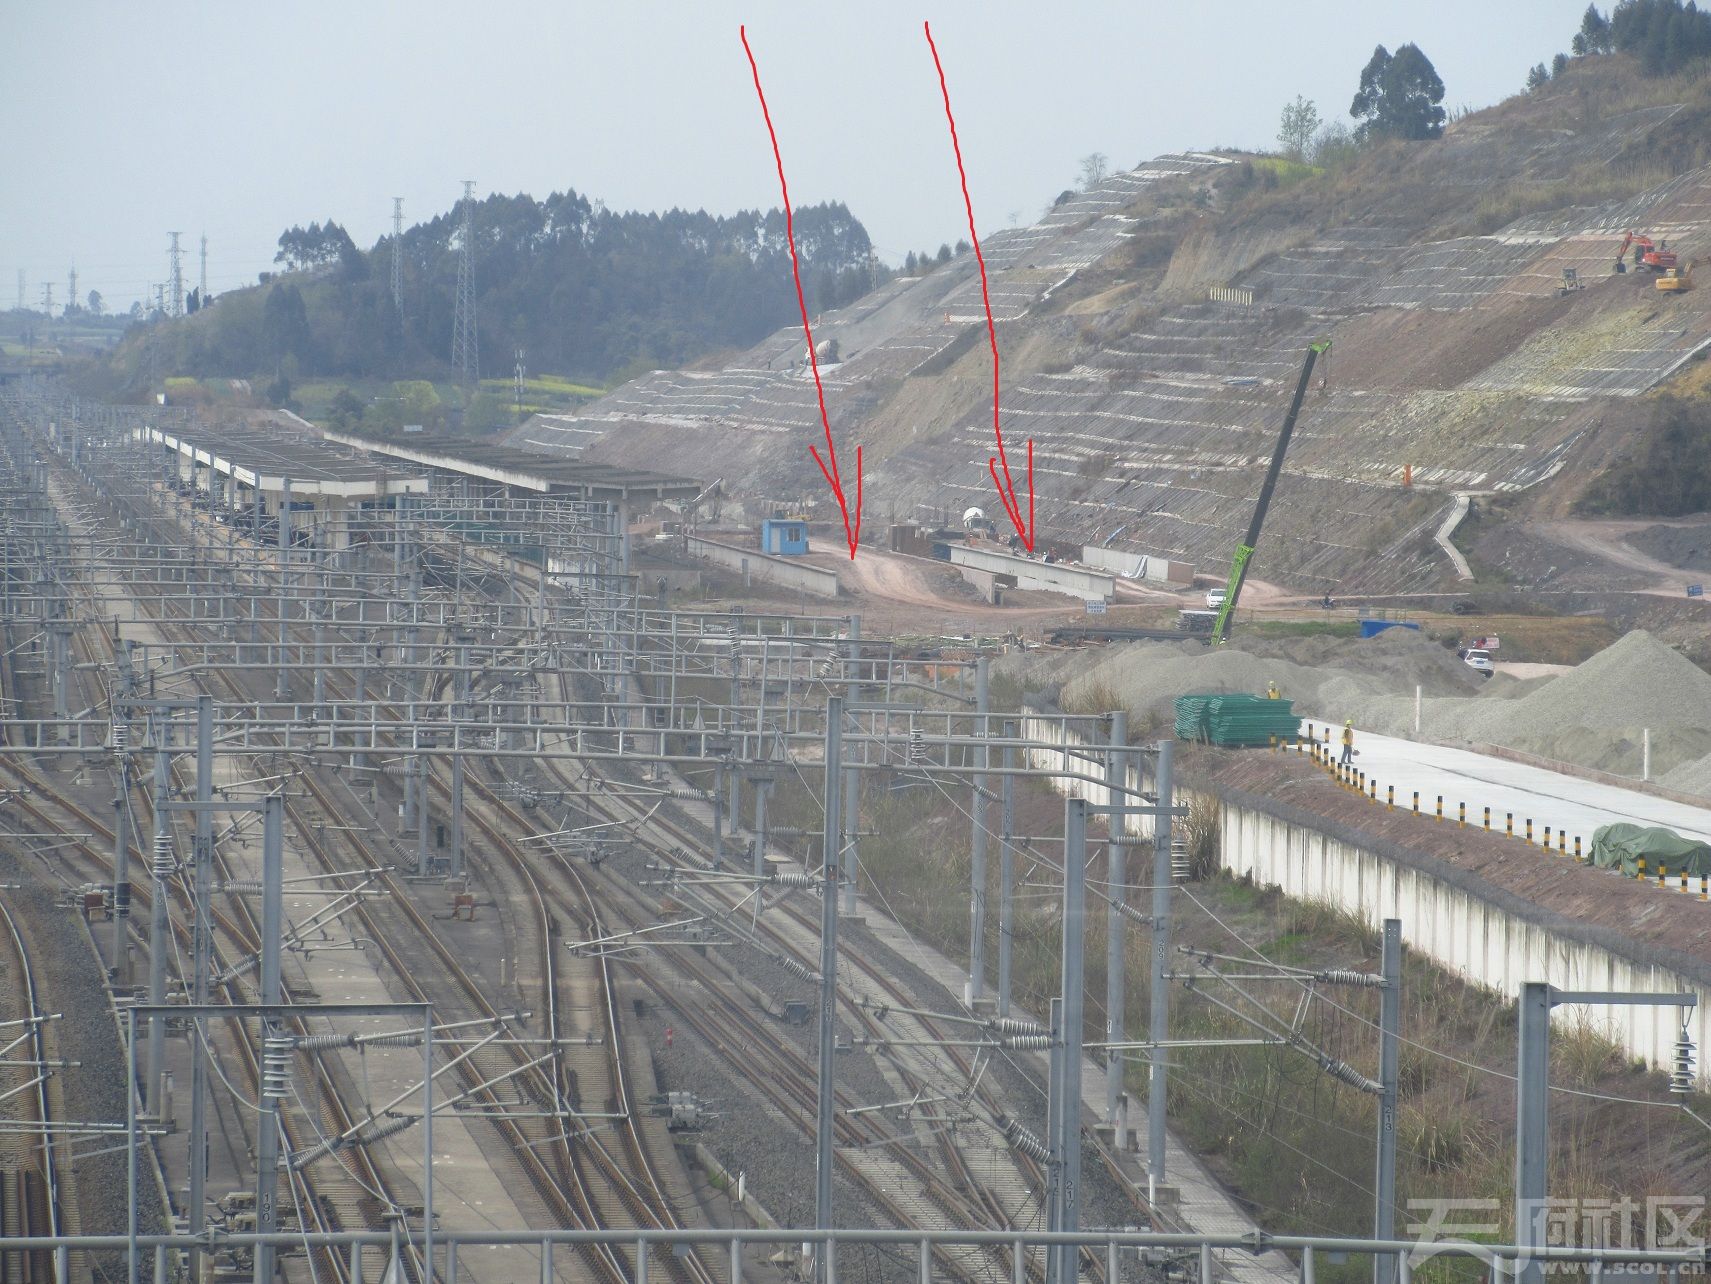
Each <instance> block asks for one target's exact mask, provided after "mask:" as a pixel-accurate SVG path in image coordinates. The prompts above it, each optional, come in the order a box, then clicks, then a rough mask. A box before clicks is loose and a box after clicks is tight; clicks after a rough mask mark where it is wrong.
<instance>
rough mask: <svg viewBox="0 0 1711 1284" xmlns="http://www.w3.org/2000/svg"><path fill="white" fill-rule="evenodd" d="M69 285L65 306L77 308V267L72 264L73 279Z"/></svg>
mask: <svg viewBox="0 0 1711 1284" xmlns="http://www.w3.org/2000/svg"><path fill="white" fill-rule="evenodd" d="M67 284H68V286H69V288H68V289H67V290H66V292H65V306H66V307H68V308H75V307H76V306H77V265H76V264H75V263H74V264H72V267H71V279H70V281H69V282H68V283H67Z"/></svg>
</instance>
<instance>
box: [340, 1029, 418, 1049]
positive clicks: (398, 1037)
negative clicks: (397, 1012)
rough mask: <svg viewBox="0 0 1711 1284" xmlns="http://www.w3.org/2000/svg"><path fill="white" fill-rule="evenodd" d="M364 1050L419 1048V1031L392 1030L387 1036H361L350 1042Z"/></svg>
mask: <svg viewBox="0 0 1711 1284" xmlns="http://www.w3.org/2000/svg"><path fill="white" fill-rule="evenodd" d="M351 1042H352V1043H354V1044H358V1045H360V1046H362V1047H365V1048H419V1047H421V1046H422V1032H421V1031H420V1030H394V1031H392V1032H391V1033H389V1034H361V1035H357V1036H356V1037H355V1038H353V1039H352V1040H351Z"/></svg>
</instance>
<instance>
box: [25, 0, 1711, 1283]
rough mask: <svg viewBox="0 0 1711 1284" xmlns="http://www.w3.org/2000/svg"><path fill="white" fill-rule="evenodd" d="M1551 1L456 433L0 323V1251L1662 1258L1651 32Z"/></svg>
mask: <svg viewBox="0 0 1711 1284" xmlns="http://www.w3.org/2000/svg"><path fill="white" fill-rule="evenodd" d="M1694 12H1697V11H1694ZM1594 14H1595V15H1596V11H1594ZM930 39H931V35H930V32H929V40H930ZM745 43H746V37H745ZM1381 52H1382V51H1381ZM1387 56H1388V55H1387ZM935 57H936V49H935ZM1565 61H1566V55H1565ZM1584 62H1585V65H1584V66H1580V65H1577V66H1576V67H1575V68H1573V69H1572V70H1573V74H1572V75H1567V74H1561V73H1560V72H1559V74H1558V76H1557V77H1556V79H1555V80H1550V78H1549V77H1547V78H1546V83H1545V85H1544V87H1543V88H1541V89H1539V90H1538V91H1537V92H1532V93H1529V94H1527V95H1525V96H1522V97H1519V98H1515V99H1510V100H1507V101H1505V102H1503V103H1500V104H1498V105H1497V106H1495V107H1492V108H1489V109H1487V110H1484V111H1473V112H1466V113H1463V114H1460V115H1458V116H1457V117H1456V118H1454V119H1453V120H1451V121H1450V122H1449V124H1448V126H1447V128H1446V129H1445V130H1444V132H1443V135H1442V137H1441V138H1439V139H1436V140H1435V141H1433V142H1432V143H1430V144H1429V145H1425V144H1403V143H1401V142H1400V141H1396V140H1391V141H1385V140H1380V141H1378V142H1377V143H1375V144H1373V145H1372V146H1371V147H1369V148H1368V149H1367V150H1366V151H1365V152H1363V153H1362V154H1361V156H1360V158H1359V160H1358V161H1356V162H1353V163H1351V165H1350V166H1349V167H1348V168H1346V169H1344V170H1342V171H1332V170H1331V169H1330V168H1329V167H1314V166H1308V165H1306V164H1298V165H1297V166H1296V168H1297V169H1298V170H1299V171H1302V172H1301V173H1294V171H1291V170H1290V169H1289V166H1288V164H1280V163H1277V158H1275V157H1269V156H1264V155H1259V154H1255V153H1245V152H1241V151H1238V150H1236V149H1225V148H1218V149H1209V150H1204V151H1180V152H1172V153H1169V154H1165V155H1161V156H1158V157H1157V158H1155V159H1152V160H1149V161H1145V162H1143V163H1141V164H1139V165H1137V166H1135V167H1134V168H1132V169H1124V170H1119V171H1117V172H1115V173H1111V174H1109V175H1102V176H1099V177H1097V178H1096V179H1094V180H1093V181H1090V182H1089V183H1087V184H1086V185H1085V186H1084V187H1083V188H1081V189H1080V190H1074V191H1068V192H1065V193H1064V194H1063V196H1062V197H1060V198H1059V199H1058V200H1057V201H1056V202H1055V203H1053V204H1052V205H1051V206H1050V207H1049V209H1048V210H1047V212H1046V213H1045V214H1044V215H1043V216H1042V217H1041V218H1040V219H1039V220H1037V221H1035V222H1032V223H1028V224H1026V225H1023V226H1012V227H1007V228H1005V229H1004V230H1002V231H999V232H996V233H994V234H991V235H987V236H985V237H979V236H977V235H975V232H974V221H973V220H974V213H973V208H972V206H970V208H969V219H970V224H969V230H970V234H971V237H973V239H974V240H975V241H977V242H978V244H974V245H971V246H970V247H969V248H968V249H967V250H966V251H958V252H957V253H955V254H951V253H950V251H949V250H948V248H947V251H946V254H945V257H944V258H943V259H941V261H939V262H938V263H937V264H936V265H935V266H933V267H932V268H931V269H930V270H923V271H922V272H921V273H919V274H896V275H891V276H890V278H889V279H888V280H886V281H885V283H883V284H880V285H879V286H878V287H877V288H874V289H871V290H868V291H867V292H866V293H864V294H862V295H861V296H860V297H859V298H858V299H856V301H855V302H853V303H849V304H846V305H844V306H841V307H837V308H832V309H827V310H825V311H824V312H822V313H820V314H819V315H817V316H813V317H811V316H810V309H809V306H808V304H807V302H806V300H805V298H804V296H802V295H801V294H800V292H799V293H798V295H797V302H798V303H800V308H801V317H802V323H801V324H800V325H792V326H789V327H786V328H783V329H780V330H778V331H777V332H775V333H773V334H771V335H770V336H769V337H767V338H766V339H765V340H764V341H762V342H760V343H759V344H756V345H754V346H751V347H748V348H746V349H744V350H740V351H733V350H728V349H727V350H721V351H719V352H717V353H716V354H715V355H711V356H706V357H703V358H701V359H699V360H696V361H694V362H692V363H690V364H688V365H686V366H683V367H681V368H674V369H658V370H652V371H644V372H643V373H641V374H640V375H638V376H637V377H633V378H624V379H622V380H621V381H620V380H614V381H613V384H614V386H610V387H608V388H606V389H605V390H603V391H602V392H601V393H600V395H598V396H595V395H594V394H593V393H590V395H589V399H588V400H587V401H586V404H582V405H579V406H577V407H575V408H571V409H564V410H551V411H542V412H540V413H533V414H529V413H528V412H526V411H522V410H519V413H518V414H517V416H516V418H515V419H513V420H511V421H510V425H511V426H509V427H507V428H506V429H504V430H503V431H497V432H479V431H474V430H471V429H468V428H467V427H466V426H458V427H455V428H453V429H446V430H434V429H433V428H428V429H424V427H423V426H422V425H420V424H410V425H408V426H405V427H401V428H400V429H399V430H397V431H377V430H375V429H374V428H373V427H372V426H364V421H363V420H362V416H361V414H360V407H359V413H358V414H357V416H356V420H355V421H354V422H351V421H349V416H347V417H346V419H344V420H340V421H338V422H334V421H332V419H331V418H328V417H317V416H315V415H314V414H312V413H311V412H310V411H308V410H303V412H302V413H301V414H299V413H298V412H297V410H294V409H291V408H289V407H284V406H274V407H269V406H264V405H261V404H247V403H246V404H243V405H242V406H238V405H237V403H236V402H234V401H231V400H226V401H210V400H201V401H197V400H194V399H190V398H182V397H179V396H178V395H176V393H175V392H174V391H173V388H172V385H171V383H170V381H163V382H161V383H160V391H159V392H158V393H157V392H156V391H155V387H154V385H153V384H151V385H150V386H149V389H148V394H147V396H146V397H143V398H136V399H133V400H132V401H131V402H127V403H125V404H121V403H120V402H119V401H118V400H117V399H104V398H102V397H98V396H93V395H91V394H90V392H89V391H88V388H89V386H90V384H89V382H88V379H87V371H82V372H80V371H79V368H78V367H76V366H75V365H71V364H66V365H64V366H63V367H55V368H37V367H35V366H31V367H30V368H28V369H19V370H16V371H13V370H10V369H5V370H0V1284H4V1282H5V1281H10V1280H22V1281H44V1280H45V1281H52V1282H53V1284H84V1282H85V1281H88V1282H90V1284H95V1282H97V1281H110V1280H128V1281H132V1282H135V1281H142V1280H153V1281H155V1282H156V1284H169V1282H171V1284H208V1282H210V1281H216V1280H245V1281H253V1282H254V1284H275V1282H276V1281H279V1280H287V1281H292V1282H293V1284H322V1282H324V1281H339V1282H341V1284H361V1282H362V1281H363V1280H365V1279H368V1280H380V1281H383V1282H385V1284H404V1282H406V1281H420V1282H422V1284H429V1282H430V1281H445V1282H446V1284H456V1282H457V1281H459V1280H460V1279H473V1280H476V1281H493V1282H495V1284H499V1282H508V1281H519V1280H539V1281H542V1282H543V1284H545V1282H549V1281H575V1282H581V1281H598V1282H600V1284H648V1281H649V1280H650V1279H651V1278H655V1277H659V1278H666V1279H669V1280H672V1281H674V1282H676V1284H739V1282H740V1281H741V1280H743V1279H745V1278H747V1279H756V1280H765V1281H778V1282H783V1281H791V1280H797V1281H812V1282H813V1284H835V1281H836V1280H837V1279H838V1277H839V1274H840V1273H843V1274H845V1275H846V1276H847V1277H848V1278H851V1279H856V1278H859V1279H861V1280H862V1281H868V1282H871V1281H893V1280H899V1281H901V1280H914V1281H920V1282H922V1284H925V1282H926V1281H931V1280H966V1281H980V1282H983V1284H997V1282H1000V1281H1010V1282H1011V1284H1076V1282H1077V1281H1088V1282H1089V1284H1099V1282H1103V1284H1118V1282H1119V1281H1121V1280H1130V1281H1148V1282H1149V1284H1295V1282H1297V1281H1298V1282H1299V1284H1321V1280H1322V1279H1323V1280H1325V1281H1328V1284H1355V1281H1357V1280H1361V1281H1365V1280H1371V1281H1372V1282H1373V1284H1408V1282H1409V1281H1410V1280H1411V1279H1412V1278H1413V1276H1414V1274H1415V1272H1421V1273H1423V1274H1425V1275H1427V1276H1429V1277H1430V1278H1431V1280H1432V1281H1434V1284H1478V1282H1479V1281H1504V1280H1512V1281H1513V1282H1514V1284H1539V1282H1540V1281H1542V1280H1543V1277H1544V1275H1545V1274H1550V1273H1556V1272H1559V1271H1560V1272H1564V1273H1573V1274H1578V1273H1582V1272H1584V1273H1586V1274H1589V1275H1593V1276H1595V1277H1597V1278H1602V1277H1603V1275H1604V1274H1605V1273H1606V1272H1610V1273H1634V1274H1639V1275H1644V1276H1647V1277H1650V1278H1652V1279H1655V1280H1662V1279H1664V1278H1665V1277H1667V1278H1668V1279H1669V1280H1670V1281H1671V1284H1675V1282H1676V1281H1678V1280H1679V1279H1680V1278H1681V1277H1682V1276H1683V1275H1696V1274H1702V1273H1704V1272H1705V1271H1706V1270H1707V1269H1711V1256H1708V1254H1711V1247H1708V1246H1711V1207H1708V1206H1707V1201H1706V1196H1705V1192H1706V1190H1707V1188H1708V1183H1711V1074H1708V1073H1707V1069H1706V1065H1705V1062H1704V1058H1703V1049H1704V1048H1705V1047H1706V1046H1707V1044H1708V1043H1711V616H1708V615H1707V611H1708V609H1711V608H1707V606H1706V600H1707V599H1706V597H1705V595H1704V592H1703V584H1702V583H1701V581H1702V579H1703V577H1704V576H1705V575H1706V574H1707V573H1711V514H1708V513H1707V512H1705V511H1703V510H1704V507H1705V505H1703V504H1701V505H1699V507H1698V508H1693V507H1690V506H1685V501H1684V502H1683V503H1679V504H1678V503H1675V502H1674V501H1673V500H1671V501H1670V502H1668V503H1666V502H1664V500H1663V499H1662V498H1660V496H1662V495H1663V494H1664V491H1665V481H1667V479H1668V478H1667V475H1669V474H1673V473H1683V474H1687V473H1692V472H1694V470H1699V471H1700V472H1703V465H1702V461H1700V460H1698V459H1697V458H1689V457H1688V456H1687V455H1686V454H1685V453H1683V452H1682V449H1681V443H1682V442H1683V441H1689V440H1692V439H1690V438H1688V437H1685V436H1682V435H1681V433H1680V431H1678V430H1679V425H1680V424H1681V423H1697V422H1699V421H1698V420H1696V419H1693V418H1692V417H1693V416H1694V415H1703V413H1704V412H1703V406H1704V405H1705V403H1706V399H1707V398H1708V397H1711V376H1708V374H1707V372H1708V371H1711V364H1708V363H1707V357H1708V355H1711V278H1704V273H1705V271H1706V270H1707V269H1706V267H1705V266H1704V265H1705V264H1706V262H1707V261H1708V260H1711V164H1706V163H1704V162H1705V161H1706V159H1707V157H1706V156H1704V155H1701V153H1702V152H1704V151H1705V148H1704V147H1703V146H1702V145H1701V144H1700V143H1698V142H1692V143H1691V145H1689V144H1688V143H1683V142H1682V139H1683V138H1690V139H1697V138H1698V137H1699V131H1703V130H1705V129H1707V122H1711V75H1707V74H1706V73H1705V72H1704V71H1703V68H1701V69H1700V71H1698V72H1695V73H1693V74H1684V75H1678V76H1674V77H1664V78H1654V79H1647V80H1643V81H1642V80H1638V79H1637V78H1636V77H1635V76H1634V75H1633V73H1632V72H1631V69H1628V68H1627V67H1626V66H1625V65H1621V64H1619V63H1618V59H1616V58H1609V59H1591V58H1588V59H1585V60H1584ZM1606 63H1608V64H1609V65H1604V64H1606ZM755 84H756V88H757V89H758V87H759V84H760V79H759V71H758V70H756V72H755ZM763 105H764V99H763ZM946 105H947V112H948V105H949V94H948V90H947V91H946ZM768 125H769V128H770V118H769V119H768ZM774 141H775V146H776V138H775V140H774ZM1684 158H1685V159H1684ZM1689 162H1691V163H1689ZM958 164H959V165H960V164H961V154H960V151H959V153H958ZM779 171H780V178H781V180H782V176H783V161H782V159H781V160H780V161H779ZM1306 171H1312V172H1311V173H1308V172H1306ZM1280 173H1281V174H1284V175H1286V176H1288V175H1290V174H1292V173H1294V176H1293V177H1292V178H1289V181H1281V180H1279V179H1278V177H1277V176H1278V174H1280ZM1266 175H1270V178H1269V179H1267V178H1266V177H1265V176H1266ZM468 190H469V189H468V187H467V186H466V203H465V205H464V209H463V217H464V219H465V220H466V221H464V222H463V223H462V224H461V227H462V232H461V241H460V246H461V249H460V253H461V255H462V256H463V258H462V266H461V268H460V276H459V291H460V296H459V297H460V302H459V304H458V309H457V313H456V317H457V319H456V321H455V322H454V328H455V334H456V335H457V344H456V345H454V350H455V351H456V352H457V353H458V358H457V360H454V363H453V364H454V366H455V365H457V364H458V361H464V362H468V363H473V361H474V356H473V355H472V347H473V345H474V344H475V329H474V322H473V319H472V318H473V313H471V312H470V311H468V310H466V307H465V304H464V302H462V301H461V300H462V298H463V295H462V290H463V286H464V282H465V281H466V280H468V281H470V282H472V281H473V279H474V277H473V273H474V271H475V264H476V262H477V258H476V256H477V251H476V249H475V248H474V246H475V245H476V244H477V241H476V238H474V237H473V236H472V235H471V233H470V230H469V229H470V227H471V224H470V222H468V221H467V220H468V219H469V217H470V216H469V205H468V200H469V196H468ZM965 194H966V188H965ZM397 226H401V224H398V225H397ZM448 226H449V224H448ZM787 235H790V236H794V233H793V232H792V233H787ZM174 240H175V245H176V234H175V238H174ZM794 252H795V247H794V242H792V245H791V253H792V254H794ZM175 253H176V251H175ZM910 258H911V261H913V260H914V255H911V256H910ZM399 261H400V260H399V259H396V258H395V259H394V262H395V263H398V262H399ZM922 262H923V264H926V263H927V262H928V260H926V259H925V258H923V260H922ZM175 264H176V259H175ZM396 270H397V269H395V271H396ZM1696 272H1697V273H1698V274H1699V278H1701V279H1696ZM465 273H467V276H466V275H465ZM400 279H401V277H400V276H399V275H395V276H394V279H393V283H392V290H393V295H392V297H393V298H395V299H396V298H397V297H398V294H399V284H398V283H399V281H400ZM175 288H176V287H175ZM471 289H472V291H473V286H472V287H471ZM798 290H799V291H800V284H799V283H798ZM175 319H176V320H180V321H181V320H183V317H182V316H179V317H177V318H175ZM466 322H467V325H468V328H467V329H465V328H464V327H465V324H466ZM131 342H133V343H136V344H138V345H139V346H141V345H144V344H146V343H147V342H148V340H147V337H146V336H145V337H144V338H143V339H133V340H131ZM1000 354H1001V355H1002V363H1001V364H996V363H998V362H999V360H1000ZM151 361H152V358H151ZM470 368H471V367H470V365H468V364H466V365H465V366H464V367H463V369H464V373H465V376H466V383H469V384H470V385H471V386H472V387H473V386H476V385H475V384H474V382H473V381H472V380H470V379H469V378H468V375H469V372H470ZM80 377H82V379H83V381H82V382H80ZM279 377H280V379H281V380H282V381H284V379H285V376H284V374H283V373H281V375H280V376H279ZM516 381H517V404H518V406H519V407H521V404H522V397H523V382H524V375H523V368H522V353H521V351H520V350H519V351H518V355H517V373H516ZM192 382H194V381H192ZM180 386H182V385H180ZM246 396H247V394H246ZM471 404H473V400H472V402H471ZM299 409H301V407H299ZM1672 415H1673V416H1675V418H1670V417H1669V416H1672ZM323 419H325V421H323ZM518 420H521V422H517V421H518ZM1000 422H1002V425H1003V426H1004V427H1005V428H1006V429H1008V433H1009V446H1008V455H1007V456H1005V455H1003V452H1004V451H1005V444H1004V438H1003V437H1002V436H1000V437H999V438H998V442H997V445H996V447H995V446H994V440H993V433H994V430H995V427H996V426H997V425H998V424H999V423H1000ZM834 428H835V431H836V436H837V440H838V441H839V442H847V443H848V444H849V446H848V449H846V450H845V452H844V455H845V463H844V465H843V468H844V473H843V474H842V475H840V474H839V473H838V471H837V470H838V463H837V458H838V456H837V453H836V449H835V447H834V446H833V436H834ZM822 430H823V431H824V438H823V440H824V443H825V444H824V446H821V445H820V444H819V443H820V442H821V441H822V438H821V433H822ZM811 444H812V445H813V446H814V450H813V451H811V450H810V445H811ZM858 444H859V446H860V450H861V453H860V455H859V456H858V455H857V454H856V451H855V447H856V446H857V445H858ZM822 449H823V450H826V451H828V452H830V463H828V462H827V461H826V458H825V457H824V456H822V455H821V454H820V453H819V452H820V451H821V450H822ZM995 451H996V452H997V453H996V454H995ZM1012 474H1013V475H1014V483H1015V484H1014V485H1012V486H1011V487H1010V490H1009V494H1008V495H1006V489H1005V484H1004V482H1003V481H1001V477H1007V476H1010V475H1012ZM1024 477H1025V478H1026V481H1025V484H1024V482H1023V479H1024ZM1660 479H1662V480H1660ZM1677 480H1679V479H1677ZM846 481H848V482H849V486H850V495H849V496H848V499H849V500H850V501H851V503H846V495H845V482H846ZM1680 484H1681V486H1682V487H1683V488H1684V489H1683V493H1684V494H1686V495H1688V496H1689V498H1692V497H1693V496H1695V495H1697V494H1698V492H1696V491H1693V490H1692V489H1691V484H1690V482H1682V483H1680ZM856 487H861V488H863V490H857V489H855V488H856ZM864 492H865V495H866V507H865V512H864V509H863V502H862V499H861V495H862V494H863V493H864ZM1671 493H1673V492H1671ZM1636 495H1638V496H1639V498H1638V499H1636V498H1635V496H1636ZM852 508H853V520H852ZM1024 519H1025V520H1024Z"/></svg>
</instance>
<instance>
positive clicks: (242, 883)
mask: <svg viewBox="0 0 1711 1284" xmlns="http://www.w3.org/2000/svg"><path fill="white" fill-rule="evenodd" d="M220 890H221V891H222V892H227V893H230V894H231V895H233V896H260V895H261V880H260V879H259V878H234V879H231V880H229V881H227V882H224V883H221V884H220Z"/></svg>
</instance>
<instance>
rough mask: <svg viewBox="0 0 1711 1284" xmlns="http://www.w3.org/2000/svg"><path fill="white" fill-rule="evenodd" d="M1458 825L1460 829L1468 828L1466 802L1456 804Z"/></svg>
mask: <svg viewBox="0 0 1711 1284" xmlns="http://www.w3.org/2000/svg"><path fill="white" fill-rule="evenodd" d="M1456 825H1457V827H1458V828H1460V829H1466V828H1467V804H1466V803H1457V804H1456Z"/></svg>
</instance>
